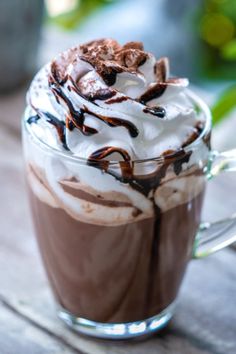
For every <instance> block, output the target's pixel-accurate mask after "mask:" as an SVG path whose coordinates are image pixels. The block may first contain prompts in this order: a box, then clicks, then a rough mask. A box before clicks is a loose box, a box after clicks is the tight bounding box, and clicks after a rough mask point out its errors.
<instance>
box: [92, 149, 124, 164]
mask: <svg viewBox="0 0 236 354" xmlns="http://www.w3.org/2000/svg"><path fill="white" fill-rule="evenodd" d="M115 152H117V153H118V154H120V155H121V156H122V157H123V159H124V161H130V156H129V154H128V153H127V151H125V150H124V149H121V148H118V147H113V146H105V147H103V148H101V149H99V150H96V151H94V152H93V153H92V154H91V155H90V156H89V159H90V160H91V159H92V160H94V159H95V160H102V159H104V158H106V157H107V156H110V155H111V154H113V153H115Z"/></svg>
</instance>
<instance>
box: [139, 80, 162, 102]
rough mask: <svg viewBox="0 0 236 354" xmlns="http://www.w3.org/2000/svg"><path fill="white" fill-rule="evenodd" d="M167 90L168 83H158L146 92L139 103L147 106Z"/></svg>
mask: <svg viewBox="0 0 236 354" xmlns="http://www.w3.org/2000/svg"><path fill="white" fill-rule="evenodd" d="M166 88H167V83H164V82H162V83H157V84H155V85H153V86H152V87H150V88H149V89H148V90H147V91H146V92H144V93H143V94H142V95H141V96H140V97H139V98H138V99H137V101H138V102H140V103H142V104H144V105H146V103H147V102H149V101H151V100H153V99H154V98H158V97H160V96H161V95H163V93H164V92H165V90H166Z"/></svg>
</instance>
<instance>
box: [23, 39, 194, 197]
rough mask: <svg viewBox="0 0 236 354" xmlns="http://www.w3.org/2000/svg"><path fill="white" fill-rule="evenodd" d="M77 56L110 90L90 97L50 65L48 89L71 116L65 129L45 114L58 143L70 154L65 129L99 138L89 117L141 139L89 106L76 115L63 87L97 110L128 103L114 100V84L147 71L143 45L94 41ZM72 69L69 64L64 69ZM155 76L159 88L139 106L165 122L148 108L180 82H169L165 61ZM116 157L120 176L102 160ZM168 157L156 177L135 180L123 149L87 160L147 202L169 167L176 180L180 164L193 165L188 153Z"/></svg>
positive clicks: (149, 92)
mask: <svg viewBox="0 0 236 354" xmlns="http://www.w3.org/2000/svg"><path fill="white" fill-rule="evenodd" d="M78 55H79V58H80V59H81V60H84V61H86V62H88V63H90V64H91V65H92V66H93V67H94V68H95V70H96V71H97V73H98V74H99V75H100V76H101V77H102V79H103V80H104V82H105V83H106V84H107V86H108V88H105V89H100V90H97V91H96V92H90V93H89V94H87V93H84V92H83V87H80V85H79V82H78V83H77V82H75V81H74V80H73V78H72V77H71V76H70V75H68V74H66V70H65V67H66V65H65V66H60V65H59V64H58V63H57V62H56V61H54V62H53V63H52V65H51V74H50V76H49V87H50V89H51V91H52V93H53V94H54V96H55V98H56V100H57V102H58V103H59V104H60V101H61V100H62V101H63V102H64V104H65V105H66V107H67V110H68V113H67V117H66V122H65V123H64V122H62V121H60V120H59V119H57V118H56V117H54V116H53V115H51V114H50V113H48V112H41V114H42V115H44V116H45V117H46V120H47V121H48V122H49V123H51V124H52V125H54V127H55V128H56V129H57V132H58V135H59V138H60V140H61V142H62V144H63V146H64V147H65V149H66V150H68V146H67V143H66V134H65V131H66V129H68V130H69V131H72V130H73V129H75V128H77V129H78V130H79V131H80V132H81V133H82V134H83V135H85V136H91V135H94V134H98V131H97V130H96V129H95V128H92V127H89V126H87V125H85V118H86V114H88V115H91V116H93V117H95V118H97V119H99V120H100V121H102V122H104V123H105V124H107V125H108V126H110V127H124V128H126V129H127V130H128V132H129V134H130V136H131V137H132V138H136V137H137V136H138V135H139V131H138V128H137V127H136V126H135V125H134V124H133V123H132V122H130V121H127V120H125V119H121V118H118V117H107V116H105V115H101V114H98V113H95V112H92V111H91V110H90V109H89V108H88V107H87V106H86V105H83V107H80V108H79V109H76V108H75V107H74V105H73V104H72V102H71V101H70V99H69V97H68V96H67V95H66V94H65V92H64V90H63V87H64V86H65V84H66V85H67V89H68V90H69V91H74V92H75V93H76V94H78V95H79V96H80V97H82V98H83V99H85V100H86V101H88V102H91V103H92V104H93V105H95V106H96V105H98V104H97V103H96V102H95V101H96V100H104V101H106V102H105V103H106V104H113V103H119V102H122V101H125V100H127V99H130V98H129V97H127V96H121V97H117V98H115V97H114V96H115V95H116V94H117V91H116V90H115V89H113V88H111V87H110V86H112V85H113V84H114V83H115V82H116V78H117V74H118V73H121V72H129V73H138V71H139V66H141V65H143V64H144V62H145V61H146V60H147V58H148V54H147V53H145V52H144V50H143V46H142V44H141V43H137V42H130V43H127V44H126V45H125V46H123V47H122V46H120V45H119V44H118V43H117V42H115V41H112V40H100V41H97V42H96V41H94V42H90V43H87V44H85V45H83V46H81V47H80V52H78ZM65 60H69V59H65ZM69 63H70V61H69V62H68V63H66V64H69ZM154 71H155V74H156V78H157V82H156V84H154V85H153V86H151V87H149V88H148V89H147V91H146V92H144V93H143V94H142V95H141V96H140V97H139V98H137V99H136V101H138V102H139V103H141V104H143V105H144V108H143V112H144V113H149V114H152V115H153V116H155V117H158V118H160V119H162V118H164V117H165V115H166V111H165V109H164V108H163V107H160V106H154V107H150V106H147V103H148V102H149V101H151V100H153V99H154V98H158V97H160V96H161V95H162V94H163V93H164V91H165V90H166V88H167V87H168V84H170V83H171V84H178V83H179V82H180V80H181V79H175V78H172V79H168V77H167V76H168V71H169V67H168V59H167V58H161V59H160V60H159V61H158V62H157V63H156V65H155V67H154ZM113 97H114V98H113ZM36 112H37V110H36ZM37 113H39V112H37ZM38 116H40V114H38V115H37V116H36V117H31V118H30V120H29V123H30V124H31V123H33V122H36V121H37V120H38V119H39V118H38ZM112 153H118V154H120V156H121V158H122V159H123V161H120V162H119V164H120V170H121V173H120V172H114V169H113V170H112V168H110V167H109V165H110V162H109V161H108V160H103V159H106V157H108V156H110V155H111V154H112ZM170 156H171V155H170ZM170 156H169V155H168V156H163V159H164V162H163V166H161V167H160V166H158V169H157V171H154V172H153V173H152V174H149V176H148V177H147V176H135V175H134V165H133V164H134V163H133V162H132V161H131V158H130V156H129V154H128V152H127V151H125V150H124V149H122V148H117V147H114V146H105V147H103V148H101V149H99V150H97V151H94V152H93V153H92V154H91V155H90V156H89V158H88V164H90V165H93V166H95V167H97V168H100V169H102V170H104V171H106V172H107V173H109V174H111V175H113V176H114V177H115V178H116V179H118V180H119V181H120V182H122V183H129V184H130V185H132V186H133V187H134V188H135V189H137V190H139V191H140V192H141V193H143V194H144V195H146V196H147V195H148V194H149V192H150V190H152V189H155V188H156V187H157V186H158V185H159V184H160V181H161V179H162V178H163V177H164V176H165V174H166V170H167V168H168V167H169V165H170V164H172V163H173V168H174V171H175V173H176V175H178V174H179V173H180V172H181V170H182V164H183V163H184V162H187V161H188V160H189V154H187V153H185V152H184V150H180V151H179V152H178V153H175V155H173V157H172V158H171V157H170Z"/></svg>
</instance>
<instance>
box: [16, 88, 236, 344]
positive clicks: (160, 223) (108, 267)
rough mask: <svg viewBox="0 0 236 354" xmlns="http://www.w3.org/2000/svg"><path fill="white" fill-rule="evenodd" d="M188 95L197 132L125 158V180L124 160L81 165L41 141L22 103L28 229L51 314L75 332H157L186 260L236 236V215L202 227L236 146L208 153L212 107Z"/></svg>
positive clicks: (235, 160)
mask: <svg viewBox="0 0 236 354" xmlns="http://www.w3.org/2000/svg"><path fill="white" fill-rule="evenodd" d="M189 97H190V98H191V99H192V100H193V101H194V103H195V105H196V106H198V108H199V112H200V113H199V114H202V115H204V117H205V120H206V124H205V128H204V130H203V131H202V133H201V135H200V136H199V137H198V138H197V139H196V140H195V141H193V142H192V143H191V144H189V145H187V146H186V147H184V148H183V149H182V150H181V151H179V152H177V153H172V154H171V153H170V154H168V155H166V156H162V157H157V158H152V159H148V160H142V161H141V160H140V161H132V163H131V164H132V168H133V176H132V177H130V175H129V174H126V171H127V169H129V168H130V164H128V165H127V163H126V162H118V161H116V162H109V164H108V162H106V161H105V162H104V161H103V162H100V163H98V162H92V161H91V162H89V163H88V161H87V160H85V159H81V158H78V157H75V156H71V155H70V154H69V153H68V152H67V151H58V150H56V149H54V148H52V147H50V146H48V145H47V144H46V143H44V142H43V141H41V140H40V139H39V138H38V137H36V136H35V135H34V134H33V133H32V130H31V129H30V127H29V125H28V124H27V123H26V122H27V119H28V118H29V110H28V109H26V112H25V116H24V118H23V143H24V155H25V165H26V174H27V180H28V190H29V197H30V205H31V210H32V215H33V221H34V226H35V232H36V235H37V240H38V244H39V248H40V251H41V255H42V259H43V262H44V265H45V269H46V271H47V275H48V278H49V281H50V284H51V287H52V290H53V293H54V295H55V298H56V302H57V304H58V315H59V317H60V318H61V319H62V320H63V321H64V322H65V323H66V324H67V325H68V326H70V327H71V328H73V329H74V330H76V331H78V332H81V333H84V334H87V335H91V336H95V337H102V338H115V339H124V338H130V337H136V336H140V335H143V334H148V333H151V332H153V331H157V330H159V329H160V328H162V327H163V326H164V325H166V324H167V323H168V321H169V320H170V318H171V317H172V315H173V312H174V309H175V303H176V297H177V294H178V291H179V288H180V285H181V282H182V279H183V276H184V273H185V270H186V266H187V264H188V262H189V260H190V259H191V258H193V257H195V258H201V257H203V256H206V255H208V254H210V253H212V252H215V251H216V250H218V249H221V248H223V247H225V246H227V245H229V244H230V243H232V242H234V241H235V240H236V216H235V215H233V216H231V217H230V218H228V219H227V220H221V221H219V222H217V223H214V224H210V223H204V224H201V210H202V202H203V198H204V192H205V186H206V182H207V180H209V179H211V178H212V177H213V176H215V175H218V174H219V173H220V172H221V171H223V170H224V171H236V150H233V151H229V152H227V153H222V154H219V153H216V152H212V151H211V149H210V134H211V114H210V111H209V109H208V107H207V106H206V105H205V104H204V102H202V101H201V100H200V99H199V98H197V97H195V96H194V95H193V94H192V93H191V92H189ZM121 168H122V170H123V177H122V178H120V176H121ZM112 186H116V187H115V188H113V187H112Z"/></svg>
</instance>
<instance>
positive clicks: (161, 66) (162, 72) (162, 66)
mask: <svg viewBox="0 0 236 354" xmlns="http://www.w3.org/2000/svg"><path fill="white" fill-rule="evenodd" d="M154 73H155V75H156V78H157V82H165V81H166V80H167V79H168V76H169V59H168V58H166V57H163V58H160V59H159V60H158V61H157V62H156V64H155V66H154Z"/></svg>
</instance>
